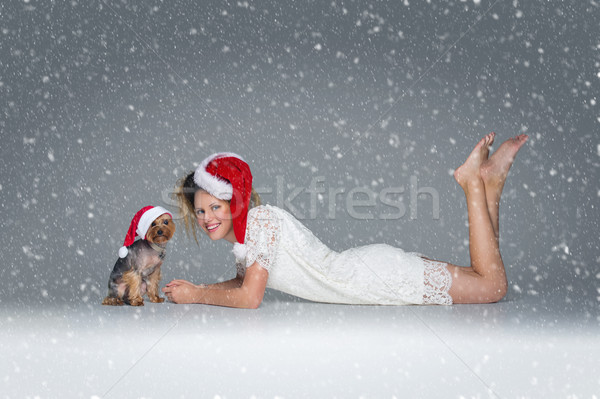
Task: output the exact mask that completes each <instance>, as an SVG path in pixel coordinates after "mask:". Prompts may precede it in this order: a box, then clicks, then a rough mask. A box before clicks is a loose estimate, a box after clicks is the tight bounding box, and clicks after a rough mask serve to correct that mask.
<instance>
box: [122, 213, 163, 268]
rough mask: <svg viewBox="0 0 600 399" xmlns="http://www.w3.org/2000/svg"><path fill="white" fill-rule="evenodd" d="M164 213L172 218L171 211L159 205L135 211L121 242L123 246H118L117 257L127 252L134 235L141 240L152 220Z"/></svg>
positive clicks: (144, 237)
mask: <svg viewBox="0 0 600 399" xmlns="http://www.w3.org/2000/svg"><path fill="white" fill-rule="evenodd" d="M165 213H166V214H168V215H169V216H171V219H172V218H173V215H171V212H169V211H167V210H166V209H165V208H163V207H160V206H145V207H143V208H142V209H140V210H139V211H137V213H136V214H135V216H134V217H133V219H132V220H131V224H130V225H129V231H127V235H126V236H125V242H124V243H123V246H122V247H121V248H119V258H124V257H126V256H127V254H128V253H129V250H128V249H127V247H128V246H130V245H131V244H133V243H134V242H135V239H136V237H138V236H139V237H140V238H141V239H142V240H145V239H146V233H147V232H148V229H149V228H150V225H151V224H152V222H154V220H155V219H156V218H157V217H159V216H161V215H164V214H165Z"/></svg>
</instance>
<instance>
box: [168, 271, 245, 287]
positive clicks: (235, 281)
mask: <svg viewBox="0 0 600 399" xmlns="http://www.w3.org/2000/svg"><path fill="white" fill-rule="evenodd" d="M243 282H244V277H243V276H241V275H239V274H238V275H237V276H235V278H232V279H231V280H226V281H222V282H220V283H214V284H199V285H196V284H194V283H191V282H189V281H187V280H173V281H171V282H170V283H168V284H167V285H166V286H167V287H170V286H175V285H182V284H188V285H192V286H194V287H196V286H199V287H203V288H210V289H215V290H221V289H226V288H239V287H241V286H242V283H243Z"/></svg>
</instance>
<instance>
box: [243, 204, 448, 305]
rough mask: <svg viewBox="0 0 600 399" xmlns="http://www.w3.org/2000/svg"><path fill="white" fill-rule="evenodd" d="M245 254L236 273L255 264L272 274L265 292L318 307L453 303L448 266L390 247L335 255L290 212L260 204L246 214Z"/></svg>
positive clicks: (366, 247)
mask: <svg viewBox="0 0 600 399" xmlns="http://www.w3.org/2000/svg"><path fill="white" fill-rule="evenodd" d="M244 244H245V246H246V251H245V254H244V253H243V251H237V250H234V253H235V254H236V266H237V268H238V273H241V274H244V273H245V268H246V267H250V266H251V265H252V264H253V263H254V262H258V264H259V265H260V266H261V267H263V268H265V269H266V270H267V271H268V272H269V278H268V281H267V287H269V288H273V289H276V290H279V291H283V292H285V293H288V294H291V295H294V296H298V297H301V298H304V299H308V300H311V301H316V302H328V303H345V304H370V305H407V304H440V305H441V304H443V305H450V304H452V298H451V297H450V295H448V290H449V289H450V285H451V284H452V277H451V275H450V272H449V271H448V270H447V269H446V267H445V265H446V264H445V263H443V262H436V261H431V260H426V259H423V258H422V257H421V256H420V254H417V253H415V252H404V251H403V250H401V249H399V248H395V247H392V246H390V245H386V244H372V245H366V246H362V247H357V248H352V249H348V250H346V251H343V252H339V253H338V252H335V251H332V250H331V249H329V248H328V247H327V246H326V245H325V244H323V243H322V242H321V241H320V240H319V239H318V238H317V237H315V235H314V234H312V233H311V232H310V230H308V229H307V228H306V227H305V226H304V225H303V224H302V223H300V222H299V221H298V220H297V219H296V218H295V217H294V216H292V215H291V214H290V213H288V212H287V211H285V210H283V209H281V208H277V207H274V206H270V205H261V206H258V207H255V208H252V209H251V210H250V211H249V212H248V224H247V228H246V238H245V242H244Z"/></svg>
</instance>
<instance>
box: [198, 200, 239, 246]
mask: <svg viewBox="0 0 600 399" xmlns="http://www.w3.org/2000/svg"><path fill="white" fill-rule="evenodd" d="M194 211H195V212H196V220H197V221H198V225H199V226H200V228H201V229H202V230H203V231H204V232H205V233H206V235H208V237H210V239H211V240H213V241H215V240H220V239H222V238H224V239H226V240H227V241H229V242H231V243H235V242H236V240H235V233H234V232H233V223H232V222H231V210H230V209H229V202H227V201H225V200H221V199H218V198H216V197H213V196H212V195H210V194H209V193H207V192H206V191H203V190H198V191H196V194H195V195H194Z"/></svg>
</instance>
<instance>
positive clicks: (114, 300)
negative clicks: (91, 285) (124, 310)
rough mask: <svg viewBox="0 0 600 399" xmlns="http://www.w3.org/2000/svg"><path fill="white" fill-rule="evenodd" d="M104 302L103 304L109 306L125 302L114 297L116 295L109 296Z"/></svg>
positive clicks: (121, 304) (120, 304)
mask: <svg viewBox="0 0 600 399" xmlns="http://www.w3.org/2000/svg"><path fill="white" fill-rule="evenodd" d="M102 304H103V305H107V306H123V304H124V302H123V300H122V299H120V298H114V297H108V296H107V297H106V298H104V300H103V301H102Z"/></svg>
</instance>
